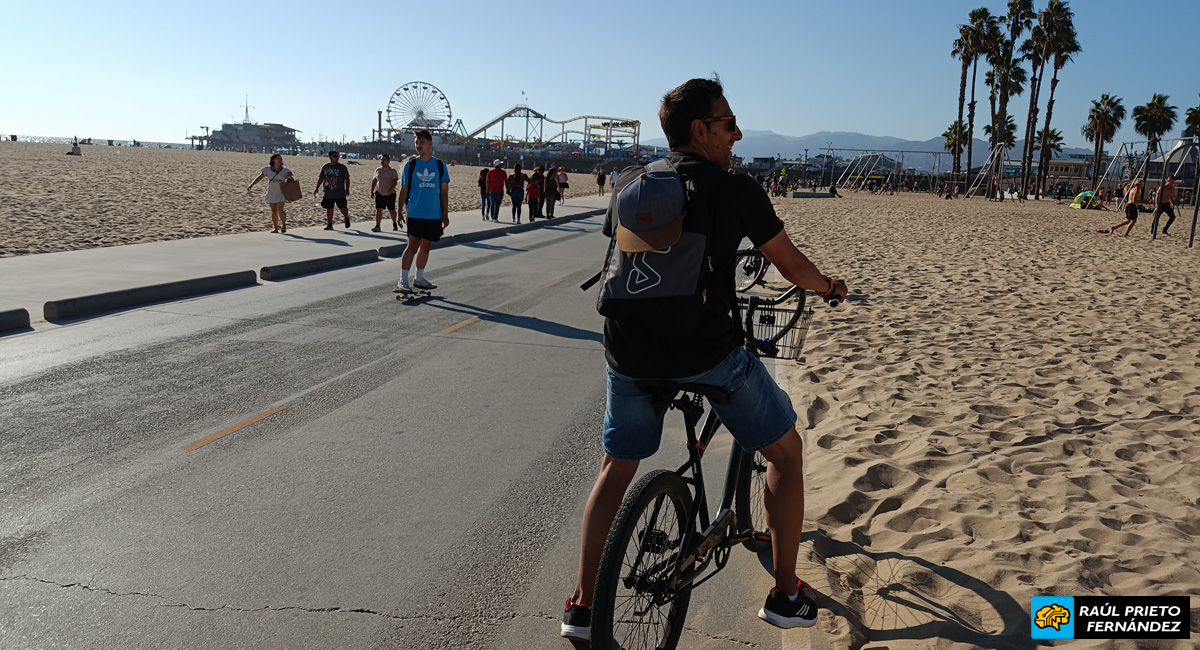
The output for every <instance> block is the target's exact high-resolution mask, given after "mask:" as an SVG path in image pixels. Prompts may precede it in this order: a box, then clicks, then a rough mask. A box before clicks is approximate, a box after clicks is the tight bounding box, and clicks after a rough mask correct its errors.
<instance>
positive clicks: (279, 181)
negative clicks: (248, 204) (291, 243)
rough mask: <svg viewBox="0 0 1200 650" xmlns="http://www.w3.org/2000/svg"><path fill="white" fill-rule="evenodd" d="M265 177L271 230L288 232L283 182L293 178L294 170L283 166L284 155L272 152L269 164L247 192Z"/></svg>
mask: <svg viewBox="0 0 1200 650" xmlns="http://www.w3.org/2000/svg"><path fill="white" fill-rule="evenodd" d="M264 178H265V179H267V205H269V206H271V226H272V227H273V228H274V229H273V230H272V231H271V232H287V212H284V210H283V206H285V205H287V199H286V198H284V196H283V182H284V181H287V180H291V178H292V170H290V169H288V168H287V167H284V166H283V156H281V155H279V154H277V153H273V154H271V158H270V160H269V162H268V164H267V166H266V167H263V168H262V171H261V172H259V174H258V178H256V179H254V181H253V182H252V183H250V186H249V187H247V188H246V192H250V191H251V190H253V189H254V186H255V185H258V182H259V181H261V180H262V179H264Z"/></svg>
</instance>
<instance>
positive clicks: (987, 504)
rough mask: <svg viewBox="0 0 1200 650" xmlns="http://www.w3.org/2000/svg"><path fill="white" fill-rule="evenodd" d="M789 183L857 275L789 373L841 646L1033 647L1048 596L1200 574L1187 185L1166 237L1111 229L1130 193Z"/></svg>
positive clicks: (826, 626)
mask: <svg viewBox="0 0 1200 650" xmlns="http://www.w3.org/2000/svg"><path fill="white" fill-rule="evenodd" d="M775 204H776V208H777V210H779V213H780V215H781V216H783V217H784V219H785V221H786V222H787V225H788V229H789V232H790V233H791V235H792V238H793V239H794V240H795V241H796V242H797V243H798V244H799V245H801V246H802V247H803V250H804V251H805V252H806V253H808V254H809V255H811V256H812V258H813V259H814V261H816V262H817V263H818V265H820V266H821V267H822V270H823V271H825V272H826V273H836V274H839V275H842V276H844V277H845V278H847V280H848V283H849V285H850V287H851V289H852V295H851V298H850V301H849V303H848V304H846V305H843V306H842V307H840V308H838V309H837V310H836V311H831V310H829V309H827V308H824V307H823V306H822V307H817V308H816V316H815V318H814V324H813V326H812V328H811V332H810V336H809V340H808V341H807V342H806V345H805V354H804V361H803V363H802V364H800V365H798V366H797V367H796V368H795V369H794V370H793V371H792V372H791V373H790V389H791V394H792V398H793V400H794V401H795V403H796V404H797V407H798V408H797V411H798V412H799V413H800V414H801V421H802V422H808V426H809V430H808V431H806V432H804V437H805V442H806V445H807V450H806V454H805V456H806V475H807V498H808V502H807V515H808V516H807V522H808V523H807V526H806V529H807V530H808V531H810V532H808V534H807V535H806V538H805V539H806V541H805V543H804V544H803V545H802V547H801V566H800V575H801V576H802V577H804V578H805V579H806V580H809V581H810V582H811V583H812V584H813V586H814V587H816V588H817V589H818V590H819V591H821V592H822V593H824V594H827V595H828V596H829V599H828V600H831V601H833V602H828V600H827V603H826V604H828V605H830V608H831V610H832V612H831V613H832V614H833V615H831V616H825V615H824V614H823V615H822V618H821V620H820V622H819V626H820V627H821V630H822V631H823V632H824V633H825V634H826V635H828V637H829V638H830V641H831V642H832V644H833V646H834V647H850V648H862V647H887V648H889V649H890V650H899V649H901V648H906V649H907V648H912V649H916V648H980V647H982V648H1002V647H1003V648H1007V647H1031V645H1032V644H1031V643H1030V642H1029V641H1028V639H1029V621H1028V618H1024V616H1027V615H1026V614H1024V613H1023V612H1027V611H1028V608H1029V605H1030V600H1029V599H1030V597H1032V596H1038V595H1071V596H1087V595H1094V596H1100V595H1140V596H1150V595H1177V596H1186V595H1190V594H1192V593H1194V592H1195V591H1196V590H1197V587H1198V586H1200V569H1198V567H1200V550H1198V547H1197V544H1196V541H1195V540H1196V538H1197V535H1200V470H1197V469H1196V463H1195V458H1196V456H1197V455H1198V454H1200V443H1198V442H1197V436H1198V435H1200V308H1198V306H1197V302H1196V298H1195V290H1196V289H1197V282H1196V277H1197V272H1198V271H1200V252H1197V251H1195V250H1191V251H1189V250H1188V249H1187V247H1186V233H1187V228H1188V227H1190V224H1191V206H1187V208H1186V209H1185V211H1184V212H1185V213H1186V219H1185V218H1184V217H1183V216H1181V217H1180V220H1178V221H1177V222H1176V224H1175V227H1174V228H1173V230H1174V231H1175V232H1174V233H1173V237H1171V238H1167V239H1161V238H1160V239H1159V240H1158V241H1157V242H1152V241H1149V221H1150V220H1149V217H1148V215H1147V216H1144V217H1143V218H1142V219H1141V221H1140V222H1139V224H1138V227H1137V228H1136V229H1135V230H1134V234H1133V235H1132V236H1131V237H1129V238H1128V239H1126V238H1124V237H1120V236H1117V237H1106V236H1101V235H1097V234H1095V231H1096V230H1098V229H1100V228H1102V227H1106V226H1109V225H1112V224H1113V223H1116V222H1118V221H1120V220H1121V216H1120V215H1118V214H1115V213H1113V212H1095V211H1091V212H1082V211H1079V210H1071V209H1068V208H1066V206H1065V205H1054V202H1053V201H1043V202H1041V203H1038V204H1035V203H1032V202H1026V203H1025V204H1024V205H1014V204H1013V203H1011V202H1005V203H1003V204H1000V203H989V202H986V201H983V200H978V199H977V200H972V201H954V202H951V201H941V200H937V199H935V198H930V197H926V196H921V197H918V196H898V197H888V196H871V195H869V194H867V193H865V192H863V193H857V194H855V193H850V194H849V196H848V197H847V198H845V199H842V200H833V199H822V200H817V199H803V200H796V199H776V200H775ZM1181 222H1183V223H1182V224H1181ZM1181 226H1182V227H1181ZM814 531H815V532H814ZM1197 604H1198V603H1197V601H1196V599H1195V598H1193V599H1192V606H1193V608H1195V607H1196V606H1197ZM1005 630H1007V631H1008V633H1007V634H1005ZM1198 631H1200V630H1198V628H1197V621H1196V620H1195V619H1193V622H1192V633H1193V634H1196V633H1197V632H1198ZM1022 638H1024V639H1025V641H1024V643H1016V642H1015V641H1017V640H1020V639H1022ZM1047 643H1048V642H1047ZM1055 643H1057V644H1059V645H1069V647H1071V648H1092V647H1096V648H1100V647H1103V648H1190V647H1194V646H1193V645H1192V641H1182V640H1181V641H1153V640H1144V641H1140V642H1135V641H1082V640H1078V641H1073V642H1055Z"/></svg>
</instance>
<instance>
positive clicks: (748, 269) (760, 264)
mask: <svg viewBox="0 0 1200 650" xmlns="http://www.w3.org/2000/svg"><path fill="white" fill-rule="evenodd" d="M766 274H767V258H766V256H765V255H763V254H762V251H760V250H758V249H757V248H746V249H743V250H740V251H738V252H737V254H736V255H734V257H733V286H734V288H735V289H737V290H738V291H745V290H747V289H749V288H750V287H753V286H754V285H756V284H758V283H759V281H761V280H762V279H763V276H764V275H766Z"/></svg>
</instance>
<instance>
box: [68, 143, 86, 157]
mask: <svg viewBox="0 0 1200 650" xmlns="http://www.w3.org/2000/svg"><path fill="white" fill-rule="evenodd" d="M67 155H68V156H82V155H83V151H81V150H80V149H79V142H73V143H71V150H70V151H68V152H67Z"/></svg>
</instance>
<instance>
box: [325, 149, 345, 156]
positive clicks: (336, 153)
mask: <svg viewBox="0 0 1200 650" xmlns="http://www.w3.org/2000/svg"><path fill="white" fill-rule="evenodd" d="M326 155H328V156H338V155H341V154H339V153H338V152H336V151H333V150H332V149H331V150H330V151H329V153H328V154H326Z"/></svg>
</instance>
